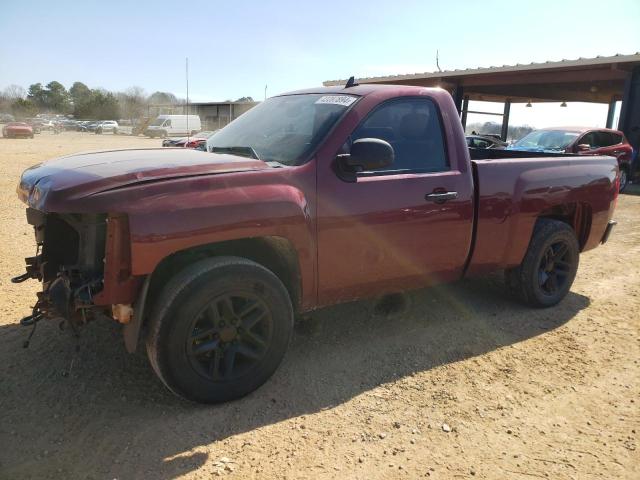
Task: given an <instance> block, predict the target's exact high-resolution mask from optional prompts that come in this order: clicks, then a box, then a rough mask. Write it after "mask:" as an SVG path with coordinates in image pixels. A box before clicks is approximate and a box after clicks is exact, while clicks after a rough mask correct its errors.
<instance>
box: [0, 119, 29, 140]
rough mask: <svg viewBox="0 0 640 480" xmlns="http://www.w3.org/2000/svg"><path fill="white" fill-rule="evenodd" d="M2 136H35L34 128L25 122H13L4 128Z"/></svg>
mask: <svg viewBox="0 0 640 480" xmlns="http://www.w3.org/2000/svg"><path fill="white" fill-rule="evenodd" d="M2 136H3V137H5V138H15V137H25V138H27V137H28V138H33V128H31V125H29V124H28V123H24V122H11V123H8V124H6V125H5V126H4V128H3V129H2Z"/></svg>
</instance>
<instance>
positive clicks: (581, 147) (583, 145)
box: [577, 143, 591, 152]
mask: <svg viewBox="0 0 640 480" xmlns="http://www.w3.org/2000/svg"><path fill="white" fill-rule="evenodd" d="M577 150H578V151H579V152H587V151H589V150H591V145H589V144H588V143H581V144H580V145H578V148H577Z"/></svg>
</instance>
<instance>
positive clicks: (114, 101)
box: [0, 81, 184, 120]
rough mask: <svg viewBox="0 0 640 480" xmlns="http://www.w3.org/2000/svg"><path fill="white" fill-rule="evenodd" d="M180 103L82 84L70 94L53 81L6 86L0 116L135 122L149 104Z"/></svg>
mask: <svg viewBox="0 0 640 480" xmlns="http://www.w3.org/2000/svg"><path fill="white" fill-rule="evenodd" d="M181 103H184V101H183V100H180V99H178V98H177V97H176V96H175V95H174V94H173V93H169V92H159V91H158V92H154V93H152V94H151V95H147V94H146V93H145V91H144V89H142V88H141V87H130V88H128V89H126V90H124V91H122V92H110V91H108V90H105V89H103V88H89V87H88V86H87V85H85V84H84V83H82V82H75V83H74V84H73V85H72V86H71V88H69V90H67V89H66V88H65V87H64V85H62V84H61V83H60V82H57V81H52V82H49V83H47V84H46V85H42V84H41V83H34V84H32V85H29V88H28V89H27V90H25V89H24V88H23V87H21V86H19V85H9V86H8V87H7V88H5V89H4V90H3V91H1V92H0V113H11V114H13V115H14V116H15V117H17V118H28V117H34V116H35V115H36V114H38V113H55V114H62V115H73V116H74V118H78V119H87V120H114V119H120V118H129V119H135V118H139V117H142V116H144V115H145V114H146V112H147V108H148V106H149V105H150V104H171V105H176V104H181Z"/></svg>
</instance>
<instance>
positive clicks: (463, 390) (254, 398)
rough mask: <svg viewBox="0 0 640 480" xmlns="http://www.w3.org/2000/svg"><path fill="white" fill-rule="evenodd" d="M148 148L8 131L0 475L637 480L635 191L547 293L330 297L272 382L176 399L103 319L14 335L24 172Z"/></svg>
mask: <svg viewBox="0 0 640 480" xmlns="http://www.w3.org/2000/svg"><path fill="white" fill-rule="evenodd" d="M159 143H160V142H159V140H149V139H144V138H133V137H125V136H112V135H103V136H98V135H92V134H80V133H71V132H65V133H62V134H60V135H53V134H50V133H48V132H45V133H43V134H41V135H37V136H36V138H35V139H34V140H6V139H0V199H1V201H2V203H1V204H2V206H3V208H2V209H1V210H0V245H1V250H0V446H1V447H2V448H0V478H7V479H19V478H56V479H57V478H60V479H70V478H74V479H75V478H90V479H114V478H117V479H137V478H145V479H165V478H167V479H168V478H191V479H194V478H201V479H205V478H206V479H209V478H212V477H213V476H222V477H227V478H229V479H251V478H269V479H274V478H296V479H304V478H309V479H311V478H314V479H315V478H339V479H344V478H362V479H382V478H436V479H438V478H440V479H444V478H492V479H493V478H495V479H505V478H508V479H528V480H531V479H532V478H550V479H583V478H603V479H607V480H608V479H614V478H615V479H620V478H628V479H637V478H640V454H639V452H638V440H639V435H638V429H640V414H639V409H638V407H639V403H640V395H639V394H640V375H639V373H640V365H639V362H640V337H639V327H640V315H638V312H639V311H640V308H639V307H640V297H639V293H640V286H639V281H638V280H639V279H640V229H639V228H638V219H639V217H640V196H634V195H622V196H621V197H620V200H619V203H618V209H617V212H616V219H617V220H618V222H619V225H618V227H617V229H616V230H615V231H614V234H613V235H612V238H611V240H610V241H609V243H608V244H607V245H605V246H602V247H600V248H598V249H596V250H593V251H591V252H588V253H586V254H585V255H583V256H582V257H581V265H580V269H579V272H578V277H577V280H576V282H575V284H574V286H573V289H572V291H571V293H570V294H569V295H568V296H567V298H566V299H565V300H564V301H563V302H562V303H561V304H560V305H559V306H557V307H556V308H552V309H547V310H531V309H528V308H525V307H523V306H521V305H519V304H517V303H515V302H513V301H511V300H510V299H509V298H507V297H506V296H505V294H504V293H503V285H502V280H501V277H500V276H498V275H496V276H490V277H485V278H480V279H471V280H465V281H462V282H458V283H456V284H454V285H450V286H446V287H439V288H434V289H430V290H423V291H418V292H414V293H411V294H410V295H409V296H408V297H409V303H408V307H407V309H406V310H405V311H403V312H402V313H396V314H394V315H388V316H384V315H378V314H376V313H375V311H374V309H373V308H372V303H371V302H358V303H352V304H347V305H341V306H337V307H332V308H329V309H325V310H323V311H319V312H316V313H315V314H314V315H313V316H312V317H311V319H308V320H305V321H304V322H301V323H300V324H298V325H297V327H296V332H295V336H294V339H293V343H292V345H291V349H290V351H289V353H288V355H287V357H286V358H285V361H284V363H283V365H282V366H281V368H280V369H279V370H278V372H277V373H276V374H275V376H274V377H273V379H272V380H271V381H269V382H268V383H267V384H266V385H265V386H263V387H262V388H261V389H259V390H258V391H257V392H255V393H253V394H252V395H250V396H248V397H247V398H245V399H242V400H240V401H236V402H232V403H228V404H224V405H219V406H201V405H195V404H192V403H188V402H185V401H182V400H180V399H177V398H175V397H173V396H172V395H171V394H170V393H169V392H167V391H166V390H165V389H164V388H163V386H162V385H161V384H160V382H159V381H158V380H157V379H156V378H155V376H154V375H153V372H152V370H151V368H150V367H149V365H148V363H147V360H146V357H145V355H144V352H142V351H141V352H139V353H138V354H135V355H129V354H127V353H125V350H124V346H123V343H122V338H121V334H120V331H119V329H118V327H117V326H116V325H113V324H107V323H93V324H91V325H89V326H88V327H86V328H85V329H84V330H83V332H82V337H81V340H80V350H79V352H78V353H75V350H74V342H73V341H72V339H71V337H70V335H69V334H68V333H67V332H61V331H59V330H58V328H57V325H55V324H52V323H48V324H47V323H45V322H42V324H41V325H39V326H38V329H37V332H36V334H35V336H34V339H33V341H32V343H31V346H30V348H28V349H23V348H22V341H23V340H24V339H25V338H26V335H27V333H28V331H27V330H26V329H24V328H21V327H20V326H19V325H17V321H18V319H19V318H20V317H22V316H23V315H26V314H28V313H29V307H30V305H32V303H33V301H34V298H35V297H34V292H35V291H36V289H37V285H36V283H35V282H29V283H24V284H22V285H12V284H11V283H9V278H10V277H11V276H12V275H16V274H19V273H22V271H23V257H25V256H30V255H32V254H33V252H34V248H35V247H34V240H33V233H32V231H31V229H30V227H29V226H28V225H27V224H26V222H25V219H24V206H23V205H21V204H20V203H19V202H18V200H17V198H16V195H15V187H16V185H17V182H18V178H19V175H20V173H21V172H22V170H24V169H25V168H27V167H28V166H30V165H32V164H34V163H37V162H39V161H41V160H44V159H47V158H51V157H55V156H59V155H63V154H67V153H71V152H77V151H85V150H92V149H108V148H114V147H115V148H127V147H136V146H157V145H158V144H159ZM639 190H640V189H639Z"/></svg>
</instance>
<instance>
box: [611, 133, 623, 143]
mask: <svg viewBox="0 0 640 480" xmlns="http://www.w3.org/2000/svg"><path fill="white" fill-rule="evenodd" d="M608 135H609V137H611V143H609V145H618V144H620V143H622V135H620V134H619V133H613V132H609V133H608Z"/></svg>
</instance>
